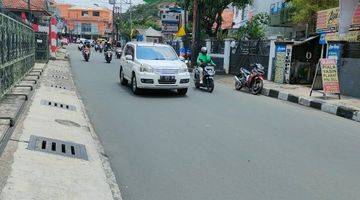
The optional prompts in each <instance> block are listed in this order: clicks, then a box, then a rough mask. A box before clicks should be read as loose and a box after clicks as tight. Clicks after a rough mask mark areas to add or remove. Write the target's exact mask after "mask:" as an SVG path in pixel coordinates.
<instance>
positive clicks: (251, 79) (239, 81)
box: [235, 63, 265, 95]
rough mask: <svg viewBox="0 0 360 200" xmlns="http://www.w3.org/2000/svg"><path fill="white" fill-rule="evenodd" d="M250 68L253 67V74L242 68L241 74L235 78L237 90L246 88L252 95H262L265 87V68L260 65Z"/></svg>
mask: <svg viewBox="0 0 360 200" xmlns="http://www.w3.org/2000/svg"><path fill="white" fill-rule="evenodd" d="M250 67H252V70H251V72H250V71H249V70H247V69H244V68H240V73H239V74H238V75H237V76H235V89H236V90H241V88H243V87H244V86H245V87H247V88H248V89H249V91H250V92H251V93H252V94H255V95H257V94H259V93H261V91H262V89H263V86H264V81H263V80H264V74H265V72H264V67H263V66H262V65H261V64H258V63H257V64H255V65H251V66H250Z"/></svg>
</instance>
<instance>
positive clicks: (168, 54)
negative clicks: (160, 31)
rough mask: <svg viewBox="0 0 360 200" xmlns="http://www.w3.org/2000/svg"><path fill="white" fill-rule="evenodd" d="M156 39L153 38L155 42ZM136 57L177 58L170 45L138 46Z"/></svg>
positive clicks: (151, 58)
mask: <svg viewBox="0 0 360 200" xmlns="http://www.w3.org/2000/svg"><path fill="white" fill-rule="evenodd" d="M156 40H158V39H154V40H153V41H154V42H155V41H156ZM136 57H137V59H143V60H177V59H178V57H177V55H176V53H175V52H174V50H173V49H172V48H171V47H167V46H138V47H137V49H136Z"/></svg>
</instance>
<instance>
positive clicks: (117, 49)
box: [115, 48, 122, 59]
mask: <svg viewBox="0 0 360 200" xmlns="http://www.w3.org/2000/svg"><path fill="white" fill-rule="evenodd" d="M115 54H116V58H117V59H120V58H121V55H122V49H121V48H116V50H115Z"/></svg>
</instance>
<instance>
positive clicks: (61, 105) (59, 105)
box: [40, 100, 76, 111]
mask: <svg viewBox="0 0 360 200" xmlns="http://www.w3.org/2000/svg"><path fill="white" fill-rule="evenodd" d="M40 103H41V104H42V105H45V106H52V107H57V108H62V109H66V110H71V111H75V110H76V107H75V106H73V105H68V104H64V103H59V102H54V101H48V100H41V102H40Z"/></svg>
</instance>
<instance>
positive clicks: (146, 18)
mask: <svg viewBox="0 0 360 200" xmlns="http://www.w3.org/2000/svg"><path fill="white" fill-rule="evenodd" d="M149 2H150V1H149ZM160 2H169V1H160V0H153V1H152V3H145V4H139V5H136V6H134V7H132V9H131V10H128V11H127V12H126V13H123V14H121V16H120V17H119V19H118V20H116V26H117V28H118V29H119V30H120V33H121V34H123V35H125V36H127V37H130V34H131V30H130V12H131V18H132V28H133V29H137V28H143V29H145V28H149V27H150V26H151V27H153V28H154V29H156V30H160V29H161V28H160V27H159V25H158V23H157V21H158V20H159V19H160V18H159V16H158V12H159V9H158V8H157V4H158V3H160ZM170 2H171V1H170Z"/></svg>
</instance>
